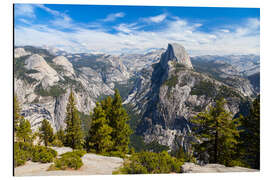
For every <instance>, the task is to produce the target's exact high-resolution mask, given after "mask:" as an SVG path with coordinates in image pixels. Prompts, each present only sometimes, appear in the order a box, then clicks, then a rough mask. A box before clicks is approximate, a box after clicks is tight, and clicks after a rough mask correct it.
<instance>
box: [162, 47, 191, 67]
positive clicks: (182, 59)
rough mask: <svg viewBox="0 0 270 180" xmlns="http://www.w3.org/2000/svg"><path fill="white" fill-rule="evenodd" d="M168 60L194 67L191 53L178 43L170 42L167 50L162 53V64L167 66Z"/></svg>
mask: <svg viewBox="0 0 270 180" xmlns="http://www.w3.org/2000/svg"><path fill="white" fill-rule="evenodd" d="M168 61H176V62H178V63H180V64H182V65H184V66H185V67H187V68H190V69H193V66H192V63H191V61H190V58H189V55H188V53H187V52H186V50H185V48H184V47H183V46H182V45H180V44H177V43H172V44H168V47H167V50H166V52H164V53H163V54H162V57H161V61H160V62H161V64H162V65H163V66H167V64H168Z"/></svg>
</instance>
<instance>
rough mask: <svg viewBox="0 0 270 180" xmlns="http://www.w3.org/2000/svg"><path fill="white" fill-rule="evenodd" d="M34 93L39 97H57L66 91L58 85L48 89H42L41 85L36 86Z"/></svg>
mask: <svg viewBox="0 0 270 180" xmlns="http://www.w3.org/2000/svg"><path fill="white" fill-rule="evenodd" d="M35 93H36V94H38V95H40V96H53V97H57V96H60V95H62V94H64V93H66V90H65V89H63V88H62V87H60V86H58V85H54V86H51V87H48V89H44V88H43V87H42V85H41V84H39V85H37V86H36V87H35Z"/></svg>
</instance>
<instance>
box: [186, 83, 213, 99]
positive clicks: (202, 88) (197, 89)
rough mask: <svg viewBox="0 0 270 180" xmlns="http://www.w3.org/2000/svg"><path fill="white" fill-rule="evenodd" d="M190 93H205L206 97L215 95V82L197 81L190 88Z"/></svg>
mask: <svg viewBox="0 0 270 180" xmlns="http://www.w3.org/2000/svg"><path fill="white" fill-rule="evenodd" d="M190 94H191V95H198V96H202V95H205V96H207V97H215V96H216V88H215V84H214V83H213V82H211V81H199V83H198V84H195V86H193V87H192V88H191V92H190Z"/></svg>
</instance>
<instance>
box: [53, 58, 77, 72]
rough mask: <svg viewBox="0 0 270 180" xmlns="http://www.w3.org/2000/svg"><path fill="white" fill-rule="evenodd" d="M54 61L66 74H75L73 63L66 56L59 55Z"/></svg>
mask: <svg viewBox="0 0 270 180" xmlns="http://www.w3.org/2000/svg"><path fill="white" fill-rule="evenodd" d="M52 61H53V62H54V63H55V64H57V65H59V66H61V67H62V68H63V69H64V72H63V73H64V75H65V76H68V77H72V76H74V75H75V72H74V69H73V65H72V64H71V63H70V62H69V61H68V59H67V58H65V57H64V56H57V57H56V58H54V59H53V60H52Z"/></svg>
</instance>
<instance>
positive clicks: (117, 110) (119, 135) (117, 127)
mask: <svg viewBox="0 0 270 180" xmlns="http://www.w3.org/2000/svg"><path fill="white" fill-rule="evenodd" d="M109 120H110V121H109V125H110V126H111V127H112V128H113V131H112V134H111V136H112V139H113V142H114V146H113V147H114V149H113V150H114V151H119V152H123V153H127V152H128V144H129V141H130V140H129V136H130V134H131V133H132V131H131V129H130V127H129V124H128V123H127V122H128V120H129V117H128V114H127V112H126V110H125V109H124V107H123V105H122V99H121V96H120V94H119V91H118V90H117V89H116V90H115V94H114V98H113V101H112V105H111V110H110V114H109Z"/></svg>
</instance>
